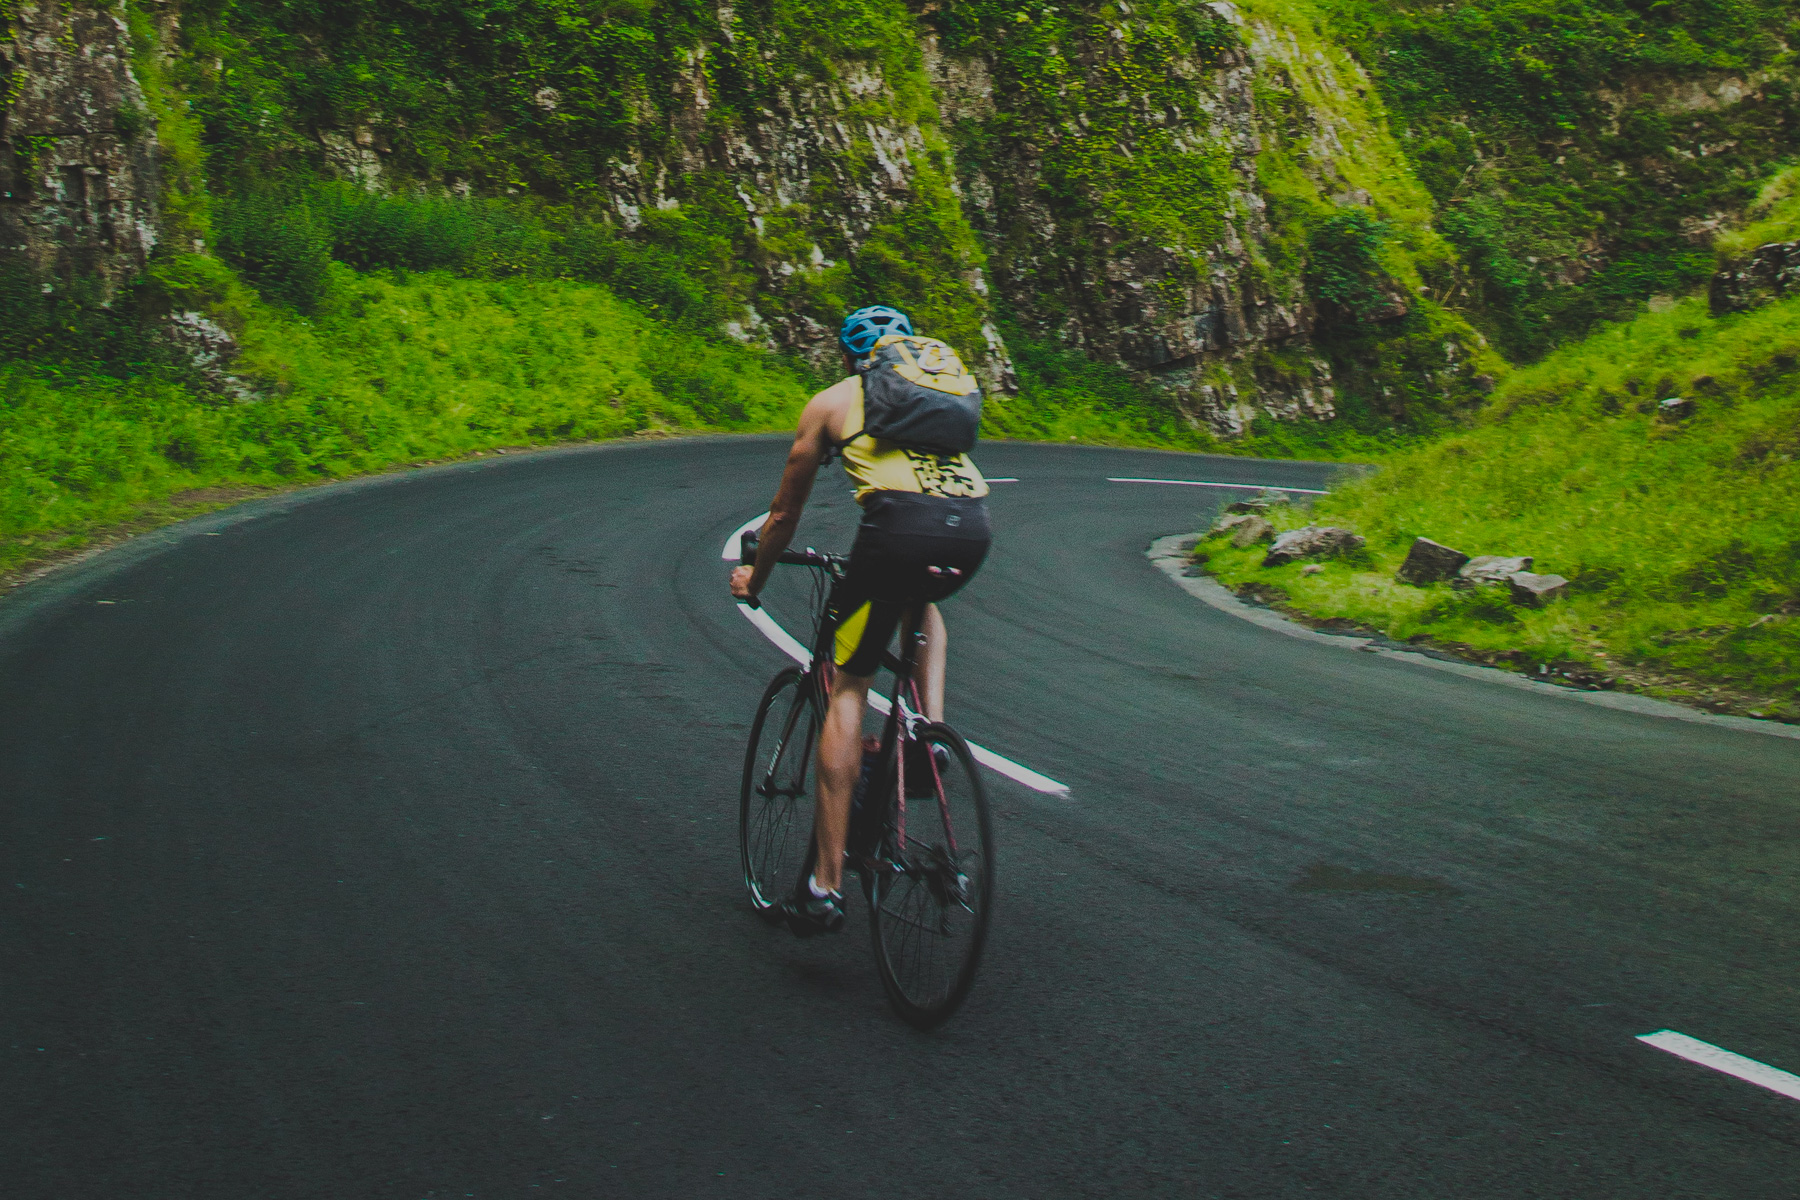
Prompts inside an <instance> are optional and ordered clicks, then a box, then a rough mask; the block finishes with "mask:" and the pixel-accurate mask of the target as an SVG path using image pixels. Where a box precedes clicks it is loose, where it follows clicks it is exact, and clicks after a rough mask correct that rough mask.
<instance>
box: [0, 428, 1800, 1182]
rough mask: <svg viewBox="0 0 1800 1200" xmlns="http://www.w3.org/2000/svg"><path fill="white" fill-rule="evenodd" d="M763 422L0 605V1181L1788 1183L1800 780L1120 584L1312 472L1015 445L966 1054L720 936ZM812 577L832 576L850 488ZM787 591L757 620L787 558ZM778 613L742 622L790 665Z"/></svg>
mask: <svg viewBox="0 0 1800 1200" xmlns="http://www.w3.org/2000/svg"><path fill="white" fill-rule="evenodd" d="M780 458H781V447H780V443H779V442H778V441H774V440H770V439H719V440H686V441H672V442H662V443H647V444H639V445H629V446H608V447H596V448H587V449H581V450H576V451H567V452H556V453H545V454H539V455H532V456H523V457H517V458H506V459H492V458H490V459H486V460H483V461H481V462H478V463H473V464H466V465H462V466H458V467H452V468H446V469H439V470H432V471H424V472H417V473H413V474H409V475H406V476H401V477H391V478H386V479H382V480H376V481H373V482H367V483H362V484H355V485H346V486H339V487H334V488H328V489H321V490H319V491H315V492H311V493H306V494H302V495H295V496H289V497H282V498H276V499H271V500H267V501H262V502H258V503H255V504H252V505H247V506H244V507H242V508H239V509H235V510H232V511H230V512H228V513H222V514H217V515H214V516H212V517H208V518H203V519H201V520H197V521H193V522H189V523H187V524H185V525H182V526H178V527H176V528H175V529H172V530H169V531H165V532H164V533H160V534H157V535H152V536H150V537H147V538H144V539H140V540H139V541H138V542H135V543H132V544H131V545H130V546H128V547H126V548H124V549H121V550H118V551H115V552H112V553H110V554H107V555H103V556H101V557H99V558H97V559H95V560H93V561H91V562H89V563H87V564H85V565H82V566H79V567H75V568H72V569H69V570H67V571H64V572H62V573H60V574H58V575H56V576H52V577H50V578H49V579H47V580H45V581H42V582H40V583H38V584H35V585H32V586H31V587H28V588H26V589H22V590H21V592H19V593H17V594H15V595H14V596H12V597H10V598H9V599H7V600H6V601H5V603H4V604H0V897H3V898H4V899H3V902H0V903H3V907H0V972H3V974H0V1055H3V1056H4V1058H3V1059H0V1061H3V1063H4V1068H3V1069H0V1193H4V1195H6V1196H7V1197H9V1198H11V1200H27V1198H31V1200H36V1198H38V1197H57V1198H59V1200H66V1198H84V1197H105V1198H110V1197H126V1196H145V1197H149V1196H183V1197H229V1198H232V1200H244V1198H248V1197H295V1198H308V1200H310V1198H315V1197H332V1198H334V1200H335V1198H343V1197H361V1196H370V1197H404V1198H408V1200H411V1198H417V1197H465V1196H476V1197H525V1196H534V1195H549V1194H564V1195H570V1196H578V1197H593V1196H650V1195H671V1196H682V1197H700V1196H721V1197H760V1196H787V1195H804V1196H829V1195H838V1194H843V1195H858V1194H865V1193H867V1192H869V1191H871V1190H873V1189H879V1191H880V1193H881V1194H883V1195H886V1196H896V1197H914V1196H917V1197H934V1198H935V1197H947V1196H975V1197H989V1196H1074V1195H1121V1196H1126V1195H1129V1196H1137V1195H1165V1194H1166V1195H1179V1196H1231V1197H1286V1196H1300V1195H1324V1196H1333V1197H1364V1196H1366V1197H1382V1198H1384V1200H1391V1198H1394V1197H1415V1196H1416V1197H1450V1196H1454V1197H1459V1198H1463V1197H1488V1196H1492V1197H1523V1196H1533V1197H1539V1196H1569V1197H1583V1198H1593V1197H1615V1196H1616V1197H1634V1198H1646V1197H1657V1198H1659V1200H1660V1198H1665V1197H1687V1196H1707V1197H1729V1198H1742V1197H1790V1196H1796V1195H1800V1183H1796V1182H1795V1181H1796V1180H1797V1179H1800V1100H1796V1099H1791V1098H1788V1097H1787V1096H1784V1095H1781V1094H1778V1093H1777V1092H1776V1091H1772V1090H1769V1089H1767V1088H1764V1087H1759V1086H1755V1085H1753V1084H1752V1083H1749V1082H1745V1081H1743V1080H1741V1079H1738V1078H1733V1077H1731V1076H1729V1075H1726V1074H1722V1073H1720V1072H1718V1071H1715V1070H1710V1069H1708V1068H1706V1067H1704V1066H1700V1065H1696V1064H1694V1063H1692V1062H1688V1061H1684V1060H1683V1059H1681V1058H1678V1057H1675V1056H1674V1055H1671V1054H1667V1053H1664V1052H1663V1051H1661V1050H1658V1049H1655V1048H1652V1047H1650V1046H1648V1045H1646V1044H1644V1043H1642V1042H1640V1041H1638V1040H1637V1035H1639V1034H1644V1033H1647V1032H1649V1031H1652V1030H1659V1029H1665V1028H1667V1029H1674V1030H1678V1031H1680V1032H1682V1033H1684V1034H1687V1035H1690V1036H1692V1037H1695V1038H1700V1039H1703V1040H1704V1041H1706V1042H1709V1043H1712V1044H1714V1045H1717V1046H1722V1047H1725V1048H1727V1049H1729V1050H1731V1051H1734V1052H1736V1053H1738V1054H1741V1055H1744V1056H1747V1057H1748V1058H1751V1059H1754V1060H1757V1061H1758V1062H1761V1063H1765V1064H1772V1065H1774V1066H1776V1067H1786V1068H1787V1069H1789V1070H1792V1071H1797V1072H1800V1027H1797V1025H1796V1022H1795V1020H1794V1014H1795V1007H1796V1005H1795V997H1796V986H1795V985H1796V971H1795V968H1796V955H1795V951H1796V948H1797V942H1800V937H1797V935H1796V929H1800V920H1797V918H1800V795H1797V794H1796V793H1797V791H1800V786H1797V781H1800V742H1796V741H1793V740H1787V739H1781V738H1775V737H1768V736H1761V735H1758V734H1755V733H1751V732H1745V731H1742V730H1738V729H1733V728H1726V727H1722V726H1715V725H1705V724H1696V723H1691V722H1684V721H1675V720H1668V719H1662V718H1658V717H1653V716H1646V715H1642V714H1638V713H1631V712H1619V711H1612V710H1608V709H1605V708H1598V707H1593V706H1589V705H1584V704H1579V703H1575V702H1571V701H1570V700H1568V699H1566V698H1562V697H1556V696H1544V695H1538V694H1534V693H1531V692H1526V691H1521V690H1519V689H1516V688H1507V687H1501V686H1496V685H1495V684H1493V683H1491V682H1488V681H1484V680H1479V679H1471V678H1465V677H1462V676H1459V675H1455V674H1451V673H1447V672H1442V671H1434V670H1428V669H1424V668H1421V667H1419V666H1417V665H1414V664H1410V663H1406V662H1402V661H1397V660H1395V659H1393V658H1391V657H1386V656H1380V655H1370V654H1352V653H1344V652H1342V651H1339V650H1335V649H1332V648H1328V647H1322V646H1319V645H1316V644H1313V643H1311V642H1308V641H1304V640H1300V639H1294V638H1288V637H1283V636H1281V635H1280V634H1279V633H1276V632H1272V631H1270V630H1267V629H1264V628H1259V627H1257V626H1255V625H1253V624H1250V623H1248V622H1244V621H1240V620H1237V619H1235V618H1233V617H1232V616H1230V615H1227V614H1225V613H1222V612H1220V611H1217V610H1215V609H1213V608H1209V607H1207V606H1205V605H1202V604H1200V603H1198V602H1196V601H1195V600H1194V599H1193V598H1192V597H1190V596H1188V595H1186V594H1184V592H1183V591H1181V590H1180V589H1178V588H1176V587H1174V586H1172V585H1171V583H1170V582H1169V580H1168V579H1167V578H1165V577H1164V576H1163V575H1162V574H1161V573H1160V572H1159V571H1158V570H1157V569H1156V568H1155V567H1154V566H1153V565H1152V564H1150V563H1149V562H1148V561H1147V560H1146V559H1145V557H1144V555H1143V549H1144V547H1145V545H1146V544H1147V543H1148V542H1149V541H1150V540H1151V539H1152V538H1155V537H1157V536H1160V535H1164V534H1169V533H1174V532H1180V531H1182V530H1184V529H1192V528H1194V527H1195V526H1196V525H1197V524H1198V523H1199V522H1200V521H1202V520H1204V519H1205V518H1206V516H1208V515H1210V513H1211V512H1212V511H1213V510H1214V509H1215V508H1216V506H1217V505H1218V504H1219V503H1221V502H1223V501H1224V500H1227V499H1229V498H1230V493H1228V492H1220V491H1215V490H1210V489H1197V488H1179V487H1159V486H1150V485H1128V484H1115V483H1108V482H1106V481H1105V479H1106V477H1107V476H1152V477H1163V478H1170V477H1173V478H1187V479H1210V480H1217V481H1224V482H1255V483H1266V484H1275V485H1287V486H1299V487H1318V486H1323V485H1324V484H1323V481H1324V480H1326V479H1327V472H1328V468H1325V467H1321V466H1318V465H1314V464H1304V463H1263V462H1254V461H1250V460H1243V459H1208V458H1200V457H1193V456H1176V455H1164V454H1153V453H1148V452H1133V451H1110V450H1093V449H1076V448H1059V447H1043V446H1013V445H994V446H989V447H987V448H986V449H985V450H984V451H983V452H982V455H981V458H982V462H983V465H984V467H985V468H986V469H987V470H988V471H989V472H990V474H992V475H995V476H1007V475H1011V476H1017V477H1018V479H1019V482H1017V483H1008V484H1001V485H997V487H996V495H995V498H994V502H993V503H994V510H995V517H996V525H997V527H998V528H999V530H1000V531H1001V532H1000V540H999V542H998V545H997V548H996V550H995V552H994V555H993V557H992V558H991V559H990V561H989V565H988V566H987V568H986V569H985V570H984V571H983V573H982V576H981V578H980V579H979V580H978V582H977V583H976V584H975V585H973V586H972V587H971V588H970V590H969V591H968V592H967V593H966V594H965V595H963V596H961V597H958V598H957V599H956V600H954V601H952V604H951V607H950V610H949V617H950V621H951V630H952V637H953V662H952V672H953V674H952V688H953V693H954V694H953V697H952V712H951V717H952V719H953V720H955V721H956V722H957V723H958V724H959V725H960V726H962V727H963V728H964V729H965V731H966V732H968V733H969V734H970V736H971V737H973V738H974V739H975V740H977V741H980V742H982V743H984V744H986V745H988V746H989V747H991V748H993V749H994V750H996V751H998V752H999V753H1001V754H1004V755H1007V756H1009V757H1011V758H1014V759H1016V760H1017V761H1019V762H1021V763H1023V764H1025V765H1027V766H1029V767H1031V768H1034V769H1036V770H1038V771H1041V772H1043V773H1044V774H1046V775H1049V776H1051V777H1053V778H1055V779H1058V780H1061V781H1063V782H1065V783H1067V784H1069V785H1070V787H1071V789H1072V790H1071V793H1070V794H1069V795H1068V796H1067V797H1066V798H1059V797H1055V796H1050V795H1045V794H1041V793H1038V792H1033V791H1030V790H1027V789H1025V788H1023V787H1020V786H1019V785H1017V784H1015V783H1012V782H1010V781H1007V780H1004V779H1001V778H998V777H995V776H990V777H989V778H990V780H991V782H992V786H993V792H994V796H995V799H996V806H997V809H998V813H999V816H1000V818H1001V819H1000V821H999V824H998V836H999V846H1000V874H999V883H1000V887H1001V892H1000V900H1001V903H1000V906H999V908H998V909H997V915H996V932H995V937H994V941H993V942H992V945H991V949H990V952H989V957H988V960H987V963H986V966H985V968H984V972H983V975H982V978H981V980H980V981H979V983H978V985H977V987H976V991H975V993H974V995H973V996H972V998H971V1000H970V1002H969V1004H968V1006H967V1008H966V1009H965V1010H964V1011H963V1012H962V1013H961V1014H960V1015H959V1016H958V1017H957V1018H956V1020H954V1021H953V1022H952V1023H951V1024H950V1025H949V1026H947V1027H946V1028H944V1029H942V1030H940V1031H938V1032H937V1033H935V1034H931V1035H920V1034H917V1033H915V1032H913V1031H912V1030H910V1029H908V1028H906V1027H905V1026H903V1025H901V1024H900V1023H899V1022H898V1021H896V1020H895V1019H893V1018H892V1017H891V1016H890V1014H889V1012H888V1010H887V1007H886V1003H885V1000H884V998H883V996H882V993H881V988H880V985H879V983H878V982H877V980H876V978H875V974H874V970H873V967H872V965H871V963H870V960H869V953H868V943H867V939H866V937H865V936H864V927H863V925H862V921H861V919H860V916H858V917H857V918H856V923H855V925H854V926H853V929H852V932H851V933H850V934H849V935H847V936H845V937H842V938H838V939H829V940H824V941H814V942H808V943H800V942H796V941H794V940H793V939H791V938H789V937H788V936H787V935H786V934H785V933H783V932H781V931H778V930H772V929H769V928H766V927H765V926H763V925H762V924H761V923H759V922H757V921H756V920H754V919H753V918H751V917H750V916H749V915H747V913H746V912H745V908H744V904H743V901H742V897H741V894H740V885H739V883H738V880H737V875H736V847H735V833H736V830H735V787H736V773H737V770H738V756H739V754H740V749H741V743H742V738H743V736H744V731H745V724H746V721H747V719H748V717H749V715H750V712H751V709H752V706H753V705H754V703H755V700H756V696H757V694H758V691H759V689H760V686H761V683H762V681H763V680H764V679H765V678H766V677H767V676H768V675H769V674H770V672H771V671H772V670H773V669H774V668H775V667H776V666H777V665H778V664H779V663H781V662H782V661H783V659H782V656H781V655H780V653H779V652H778V651H777V650H776V649H775V648H774V647H773V646H772V645H770V644H769V643H768V642H767V641H766V640H765V639H764V638H763V637H762V636H760V635H759V634H758V633H757V632H756V630H755V629H753V628H752V627H751V625H750V624H749V623H747V622H746V621H745V620H744V619H743V618H742V617H741V616H740V615H739V613H738V611H737V610H736V609H735V608H734V607H733V606H732V604H731V603H730V602H729V600H728V598H727V597H726V595H725V593H724V586H723V574H724V572H723V567H722V564H721V563H720V561H719V546H720V544H721V542H722V541H723V540H724V538H725V536H726V534H727V533H728V532H729V531H730V530H731V529H732V528H733V527H735V526H737V525H738V524H740V523H741V522H743V521H744V520H745V519H746V518H748V517H749V516H751V515H752V514H754V513H755V512H757V511H759V510H760V508H761V507H762V506H763V504H764V502H765V501H766V498H767V496H768V494H769V493H770V492H771V491H772V489H773V485H774V482H775V478H776V474H777V472H778V470H779V465H780ZM817 505H818V506H823V507H818V506H815V509H814V511H813V512H812V513H811V514H809V517H808V525H807V527H806V529H805V530H804V531H803V534H802V539H803V540H806V541H809V542H812V543H814V544H819V545H834V544H843V543H844V542H846V541H847V536H848V535H847V531H848V529H849V528H850V525H851V522H852V519H853V506H852V505H851V504H850V503H849V500H848V496H847V489H846V488H844V487H842V486H840V485H839V484H838V483H837V482H835V481H834V482H833V483H831V484H829V485H824V486H822V487H821V489H820V494H819V497H818V502H817ZM782 586H794V585H793V583H792V581H789V582H788V583H785V584H783V585H782ZM798 600H799V598H798V596H797V594H795V593H787V594H773V595H772V597H771V606H770V607H771V611H772V612H774V613H775V614H776V616H777V617H778V618H780V619H781V620H783V621H784V622H785V623H786V624H788V626H789V627H790V628H793V627H795V626H796V625H797V624H798V621H799V617H800V614H801V612H802V609H801V607H800V605H799V602H798Z"/></svg>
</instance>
